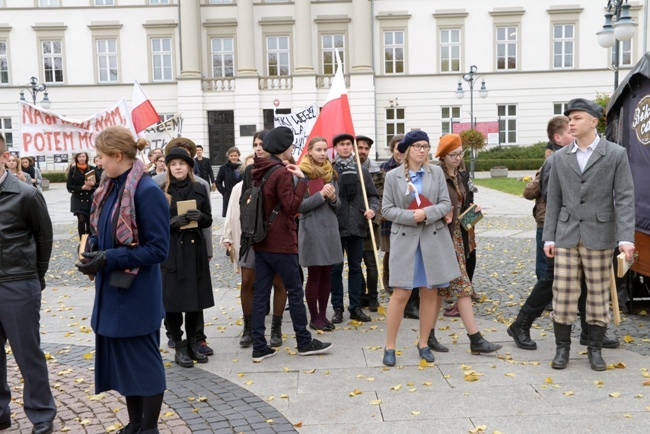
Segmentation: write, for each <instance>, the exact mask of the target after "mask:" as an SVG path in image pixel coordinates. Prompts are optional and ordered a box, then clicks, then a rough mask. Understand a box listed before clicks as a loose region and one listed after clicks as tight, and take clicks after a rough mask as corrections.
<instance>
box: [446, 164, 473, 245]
mask: <svg viewBox="0 0 650 434" xmlns="http://www.w3.org/2000/svg"><path fill="white" fill-rule="evenodd" d="M445 177H446V179H447V190H448V191H449V199H451V209H452V210H453V211H454V214H453V217H452V220H451V222H450V223H449V225H448V226H449V232H451V236H452V238H453V237H454V224H456V221H457V220H458V216H459V215H461V214H462V213H464V212H465V211H466V210H467V208H469V206H470V205H471V204H472V203H474V193H473V192H472V191H471V190H470V188H469V172H465V171H458V172H457V173H456V181H457V182H458V186H459V188H460V190H461V193H462V194H463V200H462V201H461V200H460V198H459V197H458V192H457V191H456V187H455V186H454V183H453V181H452V178H450V177H449V175H448V174H447V173H446V172H445ZM460 232H461V234H462V235H463V247H464V248H465V255H466V256H467V255H469V253H470V252H471V250H472V249H471V248H470V246H471V243H470V239H469V233H468V232H467V231H466V230H465V228H464V227H463V225H461V226H460Z"/></svg>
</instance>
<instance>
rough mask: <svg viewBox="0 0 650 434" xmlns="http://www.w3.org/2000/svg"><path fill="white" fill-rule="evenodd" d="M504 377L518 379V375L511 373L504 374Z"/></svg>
mask: <svg viewBox="0 0 650 434" xmlns="http://www.w3.org/2000/svg"><path fill="white" fill-rule="evenodd" d="M503 375H505V376H506V377H516V376H517V374H513V373H511V372H506V373H505V374H503Z"/></svg>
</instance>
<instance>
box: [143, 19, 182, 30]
mask: <svg viewBox="0 0 650 434" xmlns="http://www.w3.org/2000/svg"><path fill="white" fill-rule="evenodd" d="M177 26H178V23H177V22H176V21H174V20H147V21H145V23H144V24H143V25H142V27H144V28H145V29H170V28H174V27H177Z"/></svg>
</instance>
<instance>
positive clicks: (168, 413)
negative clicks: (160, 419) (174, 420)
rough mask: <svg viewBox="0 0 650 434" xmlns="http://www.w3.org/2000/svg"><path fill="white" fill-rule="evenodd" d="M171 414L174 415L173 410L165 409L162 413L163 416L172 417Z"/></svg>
mask: <svg viewBox="0 0 650 434" xmlns="http://www.w3.org/2000/svg"><path fill="white" fill-rule="evenodd" d="M173 415H174V412H173V411H167V412H165V414H163V416H165V417H172V416H173Z"/></svg>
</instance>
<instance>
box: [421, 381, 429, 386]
mask: <svg viewBox="0 0 650 434" xmlns="http://www.w3.org/2000/svg"><path fill="white" fill-rule="evenodd" d="M422 384H423V385H425V386H431V382H430V381H425V382H424V383H422Z"/></svg>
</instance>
